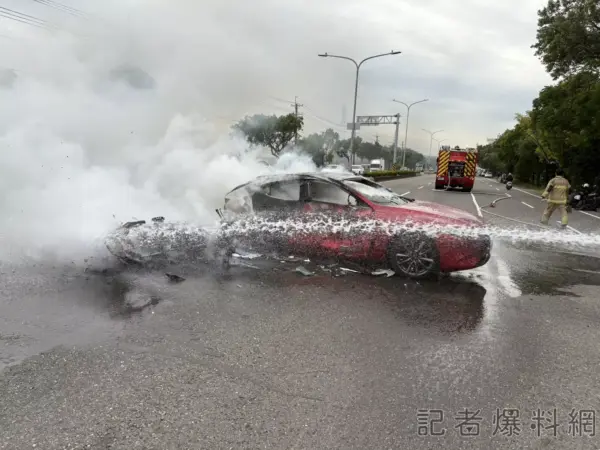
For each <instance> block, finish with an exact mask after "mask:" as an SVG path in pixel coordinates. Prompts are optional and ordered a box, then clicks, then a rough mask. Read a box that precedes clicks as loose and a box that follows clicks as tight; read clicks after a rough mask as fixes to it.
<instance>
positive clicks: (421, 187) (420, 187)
mask: <svg viewBox="0 0 600 450" xmlns="http://www.w3.org/2000/svg"><path fill="white" fill-rule="evenodd" d="M424 187H425V186H419V187H418V188H417V189H423V188H424Z"/></svg>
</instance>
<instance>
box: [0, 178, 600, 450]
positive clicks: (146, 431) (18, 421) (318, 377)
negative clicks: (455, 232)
mask: <svg viewBox="0 0 600 450" xmlns="http://www.w3.org/2000/svg"><path fill="white" fill-rule="evenodd" d="M432 182H433V175H423V176H421V177H417V178H413V179H406V180H399V181H393V182H389V183H388V185H389V186H390V187H392V188H393V189H394V190H396V191H397V192H399V193H401V194H404V193H406V195H407V196H409V197H414V198H417V199H421V200H429V201H437V202H440V203H445V204H448V205H451V206H456V207H460V208H462V209H465V210H468V211H470V212H473V213H474V214H481V215H482V216H483V218H484V219H485V220H486V221H487V222H488V223H489V224H490V226H493V227H497V228H498V229H509V228H510V229H515V228H514V227H517V226H518V227H522V229H528V230H532V231H531V232H532V233H534V234H531V236H532V239H530V241H527V240H526V239H524V238H523V236H524V235H526V232H525V231H523V232H521V233H518V232H517V231H513V232H514V234H515V235H516V237H517V238H519V236H520V238H519V239H516V240H511V239H509V238H507V237H506V235H503V236H501V238H499V239H497V240H496V241H495V246H494V252H493V256H492V259H491V260H490V262H489V263H488V264H487V265H486V266H484V267H483V268H480V269H477V270H474V271H470V272H465V273H462V274H457V275H453V276H451V277H447V278H444V279H442V280H440V281H436V282H418V283H417V282H413V281H408V280H405V279H401V278H397V277H392V278H385V277H384V278H379V277H372V276H365V275H358V274H353V273H348V274H346V275H343V274H339V276H337V275H336V276H332V274H330V273H326V272H324V271H322V270H321V269H320V268H318V267H312V266H311V265H310V264H309V263H304V262H296V261H290V260H288V261H286V262H279V261H276V262H268V263H267V262H259V261H253V260H250V261H245V262H241V263H240V264H243V265H238V266H235V267H233V269H232V271H231V273H230V274H229V275H228V276H222V275H216V274H214V273H211V271H210V270H209V269H208V268H207V270H206V271H204V272H200V271H197V272H195V273H192V272H189V273H188V272H185V273H183V272H182V273H181V275H183V276H184V277H185V278H186V279H185V281H183V282H179V283H178V282H171V281H169V280H168V279H167V278H166V277H165V276H164V275H161V274H155V275H135V274H128V275H123V274H113V275H111V274H104V275H100V274H96V273H82V271H81V270H79V269H77V268H75V267H63V266H56V265H55V266H51V265H43V264H39V265H37V266H35V267H21V268H14V267H5V266H0V272H1V276H2V285H1V286H0V370H1V372H0V448H2V449H19V450H20V449H26V448H39V449H67V448H68V449H84V448H90V449H201V448H206V449H229V448H231V449H258V448H269V449H288V448H290V449H291V448H306V449H322V448H328V449H330V448H331V449H334V448H339V449H350V448H356V449H401V448H402V449H405V448H406V449H434V448H439V449H467V448H473V449H480V448H496V449H509V448H510V449H521V448H531V449H538V448H539V449H565V448H569V449H596V448H600V443H599V442H600V439H599V438H598V437H597V436H596V433H597V432H596V429H595V427H594V429H592V424H597V423H598V422H597V418H596V417H595V415H596V412H597V413H599V414H600V388H599V387H598V383H597V381H596V379H597V376H596V370H597V367H599V366H600V351H599V349H598V342H599V341H600V331H599V328H598V326H599V324H600V303H599V300H600V296H599V295H598V293H599V292H600V289H598V286H599V285H600V259H598V258H597V257H594V256H595V254H596V255H597V252H596V253H594V252H595V250H594V249H590V248H587V250H586V249H583V250H582V249H581V248H580V247H581V245H579V246H577V245H576V244H577V239H580V240H581V239H583V240H584V239H585V237H586V236H588V233H592V234H596V235H597V234H598V231H599V230H600V217H599V215H597V214H596V215H593V214H590V215H588V214H582V213H573V214H572V216H571V221H570V224H571V226H572V227H573V229H574V230H576V231H572V230H571V231H569V232H568V233H570V234H569V236H571V237H572V241H573V245H571V242H570V241H569V239H564V238H563V241H562V243H561V244H560V245H558V246H557V245H555V243H554V244H553V243H552V241H551V238H548V236H552V234H551V233H567V232H566V231H559V230H556V231H554V230H551V231H543V230H540V229H539V228H537V222H538V221H539V216H540V214H541V211H542V208H543V204H542V203H541V202H540V201H539V200H538V199H536V196H535V195H533V194H530V193H527V192H525V191H519V190H515V189H513V190H512V191H510V195H511V198H509V199H506V200H503V201H500V202H498V204H497V206H496V207H495V208H486V206H487V205H489V204H490V203H491V201H492V200H493V199H495V198H500V196H503V195H505V192H506V191H505V190H503V189H504V188H503V186H502V185H499V184H497V183H495V182H493V181H488V180H479V179H478V181H477V184H476V188H475V190H474V191H473V195H471V194H467V193H462V192H445V191H433V190H432V189H433V184H432ZM488 212H493V213H495V214H498V215H500V216H502V217H498V216H493V215H490V214H489V213H488ZM511 219H512V220H518V221H520V222H525V223H528V224H530V225H528V226H525V225H523V224H520V223H517V222H513V221H512V220H511ZM557 219H558V218H557ZM557 219H555V220H557ZM535 233H537V234H535ZM534 238H535V239H534ZM575 247H577V249H576V250H574V248H575ZM583 247H586V246H583ZM300 264H302V265H304V266H305V267H306V268H307V269H310V270H312V271H314V275H312V276H305V275H302V274H300V273H297V272H296V271H295V269H296V268H297V267H298V266H299V265H300ZM538 409H539V413H538ZM419 410H423V411H422V415H423V418H422V420H423V426H422V427H421V426H420V424H421V422H420V419H419V417H418V411H419ZM554 412H555V413H556V414H555V417H556V425H557V426H556V427H555V428H552V425H553V417H554V414H553V413H554ZM536 415H537V417H538V418H539V420H536V419H535V417H536ZM467 416H468V417H467ZM593 416H594V417H593ZM440 417H441V418H442V419H443V420H442V422H441V423H437V422H436V423H433V422H431V421H432V420H433V421H435V419H437V418H440ZM592 419H593V420H592ZM536 424H537V425H539V426H536ZM553 430H554V431H553ZM439 433H443V434H441V435H438V434H439ZM434 434H435V435H434Z"/></svg>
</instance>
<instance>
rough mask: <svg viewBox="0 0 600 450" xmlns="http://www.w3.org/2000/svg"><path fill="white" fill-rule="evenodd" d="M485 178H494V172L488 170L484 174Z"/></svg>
mask: <svg viewBox="0 0 600 450" xmlns="http://www.w3.org/2000/svg"><path fill="white" fill-rule="evenodd" d="M484 177H485V178H494V175H493V174H492V172H489V171H488V172H486V173H485V175H484Z"/></svg>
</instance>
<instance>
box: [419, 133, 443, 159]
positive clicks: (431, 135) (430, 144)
mask: <svg viewBox="0 0 600 450" xmlns="http://www.w3.org/2000/svg"><path fill="white" fill-rule="evenodd" d="M421 129H422V130H423V131H425V132H426V133H429V136H430V137H431V140H430V141H429V160H430V161H431V147H432V146H433V136H435V135H436V134H438V133H441V132H442V131H444V130H437V131H433V132H432V131H429V130H426V129H425V128H421Z"/></svg>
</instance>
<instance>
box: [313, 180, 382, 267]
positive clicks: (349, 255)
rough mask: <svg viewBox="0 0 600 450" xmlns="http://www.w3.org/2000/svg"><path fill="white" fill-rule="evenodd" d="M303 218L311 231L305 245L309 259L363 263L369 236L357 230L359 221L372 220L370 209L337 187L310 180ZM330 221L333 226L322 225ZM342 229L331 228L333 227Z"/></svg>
mask: <svg viewBox="0 0 600 450" xmlns="http://www.w3.org/2000/svg"><path fill="white" fill-rule="evenodd" d="M304 217H305V221H306V222H307V223H308V227H307V228H308V229H309V230H311V231H310V232H309V233H307V235H306V237H305V240H306V242H305V246H307V247H308V249H309V251H310V253H311V254H312V256H313V257H323V258H334V259H348V260H354V261H366V260H368V259H369V258H370V255H371V247H372V235H371V234H370V233H368V232H364V231H360V227H359V225H360V222H361V221H367V220H370V219H372V218H373V217H374V211H373V209H372V208H371V207H370V206H369V205H367V204H366V203H364V202H363V201H362V200H360V198H359V197H357V196H355V195H353V194H351V193H350V192H349V191H348V190H346V189H344V188H342V187H340V186H339V185H338V184H335V183H332V182H329V181H327V180H310V181H309V182H308V189H307V197H306V198H305V199H304ZM324 219H325V220H331V221H332V222H333V224H334V226H328V225H325V220H324ZM336 223H337V224H342V226H337V227H336V226H335V224H336Z"/></svg>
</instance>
